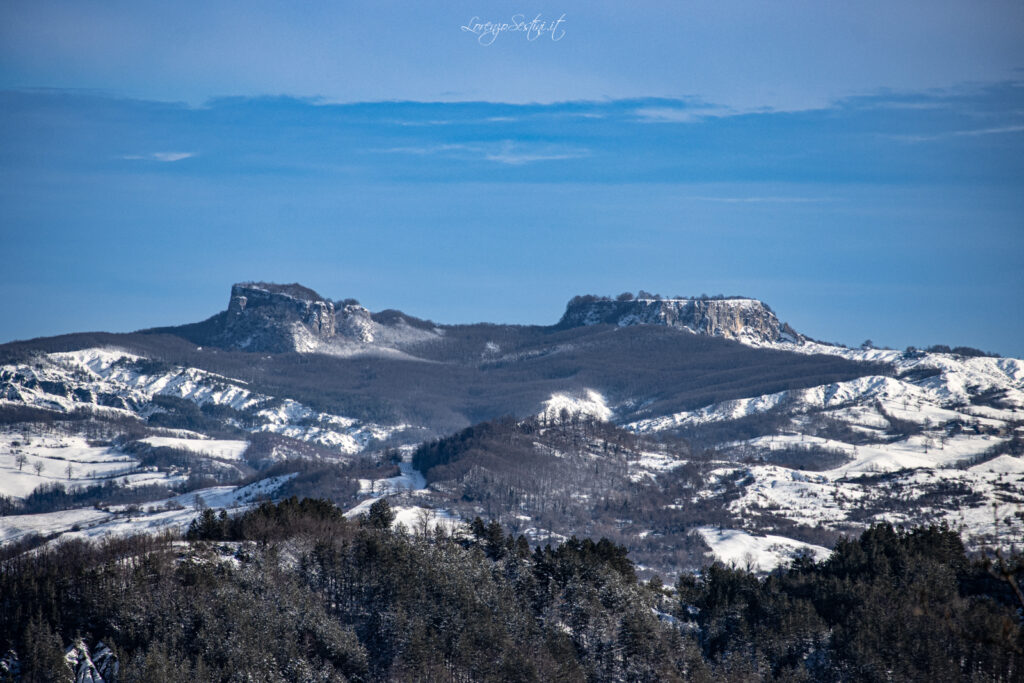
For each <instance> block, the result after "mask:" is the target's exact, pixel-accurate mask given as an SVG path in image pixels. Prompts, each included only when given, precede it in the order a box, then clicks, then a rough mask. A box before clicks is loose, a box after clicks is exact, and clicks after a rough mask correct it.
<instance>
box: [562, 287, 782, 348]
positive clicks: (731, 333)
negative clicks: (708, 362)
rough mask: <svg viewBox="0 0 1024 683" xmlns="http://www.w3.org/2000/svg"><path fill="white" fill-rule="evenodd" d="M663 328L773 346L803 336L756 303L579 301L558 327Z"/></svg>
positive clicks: (669, 300) (569, 307)
mask: <svg viewBox="0 0 1024 683" xmlns="http://www.w3.org/2000/svg"><path fill="white" fill-rule="evenodd" d="M602 324H608V325H618V326H619V327H627V326H629V325H664V326H666V327H673V328H676V329H683V330H689V331H690V332H693V333H695V334H706V335H711V336H716V337H726V338H729V339H741V338H742V339H750V340H758V341H764V342H774V341H779V340H782V339H785V340H789V341H795V340H798V339H800V335H798V334H797V333H796V332H794V331H793V329H792V328H790V327H789V326H788V325H783V324H781V323H779V319H778V318H776V317H775V314H774V313H773V312H772V311H771V309H769V308H768V307H767V306H765V305H764V304H763V303H761V302H760V301H757V300H756V299H630V300H628V301H612V300H608V299H599V298H596V297H576V298H575V299H573V300H572V301H570V302H569V305H568V306H567V307H566V310H565V315H563V316H562V320H561V321H560V322H559V325H560V326H562V327H580V326H584V325H602Z"/></svg>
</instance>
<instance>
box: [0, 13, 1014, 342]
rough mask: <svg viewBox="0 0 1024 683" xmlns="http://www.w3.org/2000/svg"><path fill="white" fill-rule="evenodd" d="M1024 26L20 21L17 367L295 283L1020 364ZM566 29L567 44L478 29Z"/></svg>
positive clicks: (495, 310) (727, 18)
mask: <svg viewBox="0 0 1024 683" xmlns="http://www.w3.org/2000/svg"><path fill="white" fill-rule="evenodd" d="M1021 8H1022V5H1021V4H1020V3H1016V2H1013V3H1010V2H988V1H986V2H980V3H963V2H958V3H947V2H915V3H905V2H904V3H901V2H889V3H872V2H864V3H838V2H837V3H829V2H772V3H765V2H755V1H753V0H750V1H747V2H715V3H710V2H678V3H671V4H670V3H648V4H646V5H644V6H643V8H640V9H636V8H631V7H629V6H628V5H627V4H626V3H624V2H618V3H613V2H589V3H579V2H565V3H555V2H547V1H545V2H540V3H533V4H531V5H530V6H529V7H527V6H526V5H525V4H519V3H505V2H475V3H468V2H464V3H459V2H456V3H444V4H443V5H442V4H441V3H433V2H417V3H408V2H404V3H398V2H377V3H361V2H356V3H340V2H334V3H311V4H309V5H308V6H307V5H305V4H304V5H303V7H302V11H301V12H300V11H295V10H294V9H292V6H291V5H290V4H286V3H278V2H253V3H244V4H242V3H238V4H230V3H194V4H193V3H179V4H174V5H171V4H166V3H165V4H159V5H158V4H149V3H139V2H133V3H117V2H112V3H90V2H68V3H53V2H31V3H29V2H21V1H20V0H15V1H13V2H8V3H6V4H4V5H3V7H2V8H0V177H2V180H3V182H2V183H0V251H2V252H3V253H4V254H5V256H6V258H5V259H4V262H5V267H4V268H3V269H2V270H0V297H2V300H3V301H4V304H3V309H4V314H3V316H2V318H0V339H2V340H7V339H14V338H26V337H32V336H38V335H47V334H58V333H62V332H70V331H81V330H86V329H89V330H95V329H107V330H115V331H118V330H130V329H137V328H142V327H147V326H153V325H162V324H173V323H179V322H189V321H194V320H198V319H201V318H204V317H206V316H208V315H210V314H212V313H214V312H216V311H217V310H220V309H221V308H223V307H224V306H225V305H226V302H227V294H228V286H229V285H230V284H231V283H232V282H235V281H239V280H247V279H264V280H276V281H288V282H292V281H299V282H302V283H303V284H306V285H308V286H311V287H313V288H315V289H317V290H318V291H320V292H321V293H322V294H324V295H326V296H330V297H335V298H344V297H355V298H358V299H359V300H360V301H362V302H363V303H364V304H366V305H367V306H369V307H370V308H371V309H374V310H379V309H382V308H401V309H403V310H406V311H407V312H409V313H412V314H414V315H419V316H422V317H428V318H432V319H434V320H437V321H439V322H471V321H481V320H485V321H503V322H504V321H507V322H524V323H549V322H554V321H555V320H557V318H558V317H559V315H560V314H561V311H562V308H563V307H564V304H565V301H566V300H567V299H568V298H570V297H571V296H572V295H574V294H578V293H584V292H594V293H604V294H616V293H618V292H620V291H623V290H634V291H635V290H637V289H640V288H642V289H646V290H649V291H656V292H661V293H663V294H666V295H672V294H683V295H696V294H700V293H708V294H716V293H720V292H721V293H726V294H731V293H739V294H745V295H749V296H754V297H758V298H761V299H763V300H765V301H767V302H769V303H770V304H771V305H772V306H773V308H774V309H775V310H776V311H777V312H778V313H779V315H780V317H781V318H783V319H784V320H787V321H789V322H790V323H791V324H793V325H794V327H796V328H797V329H799V330H801V331H804V332H806V333H808V334H810V335H812V336H814V337H818V338H822V339H826V340H831V341H840V342H845V343H849V344H857V343H859V342H860V341H862V340H863V339H864V338H866V337H870V338H872V339H873V340H874V341H875V342H876V343H881V344H889V345H892V346H895V347H903V346H906V345H909V344H915V345H927V344H932V343H947V344H951V345H957V344H968V345H972V346H979V347H982V348H985V349H991V350H993V351H998V352H1002V353H1005V354H1010V355H1017V356H1024V341H1022V340H1024V316H1022V315H1021V303H1020V302H1021V300H1022V296H1024V269H1022V267H1021V266H1020V261H1021V260H1022V259H1021V257H1022V256H1024V219H1022V216H1024V192H1022V189H1024V188H1022V184H1024V78H1022V76H1021V75H1022V73H1024V72H1022V71H1021V67H1022V66H1024V48H1022V47H1021V43H1022V41H1020V36H1021V35H1024V10H1022V9H1021ZM516 14H523V15H524V16H525V17H526V18H527V19H532V18H534V17H535V16H537V15H540V16H541V20H542V21H549V20H552V19H557V18H560V17H562V16H563V15H564V21H563V23H562V24H560V28H561V29H562V30H563V31H564V34H561V36H560V40H557V41H555V40H551V36H550V35H543V34H542V35H539V36H537V39H536V40H528V39H527V37H526V36H525V35H524V34H523V33H517V32H504V33H501V34H500V35H498V36H497V37H496V38H495V39H494V42H493V43H492V44H490V45H483V44H481V43H480V41H479V36H478V35H474V34H473V33H472V32H471V31H466V30H462V26H472V24H473V23H474V22H473V21H472V20H473V18H474V17H477V20H476V23H483V22H486V21H494V22H505V23H508V22H510V21H511V19H512V17H513V15H516Z"/></svg>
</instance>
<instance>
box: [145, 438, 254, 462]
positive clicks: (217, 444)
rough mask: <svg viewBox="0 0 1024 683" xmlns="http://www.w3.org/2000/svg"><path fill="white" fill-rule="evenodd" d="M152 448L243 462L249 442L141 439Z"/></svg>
mask: <svg viewBox="0 0 1024 683" xmlns="http://www.w3.org/2000/svg"><path fill="white" fill-rule="evenodd" d="M140 441H142V442H143V443H148V444H149V445H150V446H155V447H165V448H178V449H181V450H185V451H191V452H193V453H199V454H201V455H206V456H209V457H211V458H217V459H219V460H241V459H242V454H243V453H245V449H246V448H248V447H249V443H248V442H247V441H231V440H228V439H183V438H181V437H173V436H150V437H146V438H145V439H140Z"/></svg>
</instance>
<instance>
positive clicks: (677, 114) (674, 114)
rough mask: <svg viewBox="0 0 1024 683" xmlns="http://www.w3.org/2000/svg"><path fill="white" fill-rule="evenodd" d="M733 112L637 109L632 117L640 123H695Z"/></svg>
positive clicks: (715, 109) (688, 109) (711, 108)
mask: <svg viewBox="0 0 1024 683" xmlns="http://www.w3.org/2000/svg"><path fill="white" fill-rule="evenodd" d="M734 113H735V112H733V111H731V110H729V109H726V108H723V107H639V108H637V109H634V110H633V116H635V117H636V119H637V120H638V121H640V122H641V123H695V122H698V121H703V120H704V119H706V118H711V117H718V116H728V115H730V114H734Z"/></svg>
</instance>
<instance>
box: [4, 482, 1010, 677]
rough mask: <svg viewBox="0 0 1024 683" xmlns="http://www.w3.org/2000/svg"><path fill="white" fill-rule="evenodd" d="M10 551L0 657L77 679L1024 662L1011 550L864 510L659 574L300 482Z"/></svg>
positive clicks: (23, 672)
mask: <svg viewBox="0 0 1024 683" xmlns="http://www.w3.org/2000/svg"><path fill="white" fill-rule="evenodd" d="M378 508H379V509H378V510H377V511H376V513H375V514H376V516H377V517H378V518H379V519H389V511H388V510H387V509H386V508H387V503H386V502H383V503H381V504H380V505H379V506H378ZM4 555H6V557H5V558H0V648H3V650H2V651H3V652H7V655H6V656H4V659H3V664H0V666H3V667H7V670H8V671H14V670H20V680H22V681H26V682H27V681H59V680H70V677H71V672H70V670H69V669H68V668H67V667H66V665H65V664H64V659H63V657H64V651H65V648H68V647H69V646H72V645H76V644H77V645H78V646H79V648H80V650H82V649H88V650H91V652H92V653H93V655H94V657H98V655H97V653H99V652H102V653H103V656H104V657H105V659H104V662H103V667H104V671H106V672H107V674H108V678H107V680H108V681H109V680H112V679H114V678H116V680H117V681H121V682H127V681H148V680H161V681H193V680H210V681H234V680H267V679H274V680H289V681H343V680H352V681H384V680H519V681H530V680H537V681H549V680H565V681H587V680H590V681H650V680H667V681H672V680H775V679H785V680H815V681H819V680H823V681H885V680H929V681H934V680H1007V681H1008V680H1019V674H1020V671H1021V670H1022V668H1021V667H1024V630H1022V625H1021V616H1020V609H1021V608H1022V606H1024V605H1022V603H1021V600H1022V598H1021V597H1020V586H1021V581H1022V578H1024V558H1022V557H1021V556H1020V555H1018V556H1016V557H1013V558H1006V559H1005V560H1004V559H1003V558H997V559H994V560H992V559H980V560H979V559H972V558H969V557H967V556H966V555H965V553H964V549H963V546H962V544H961V542H960V539H959V537H958V536H957V534H956V533H954V532H953V531H950V530H949V529H947V528H944V527H927V528H917V529H913V530H909V531H905V530H896V529H893V528H892V527H891V526H888V525H879V526H875V527H872V528H871V529H869V530H868V531H866V532H864V534H863V535H861V536H860V537H859V538H852V539H845V540H843V541H841V542H839V543H838V544H837V545H836V547H835V550H834V551H833V553H832V555H831V557H830V558H828V559H827V560H825V561H823V562H817V563H816V562H814V561H812V560H810V559H808V558H801V559H799V560H797V561H795V562H794V563H793V565H792V566H791V567H789V568H785V569H780V570H778V571H776V572H775V573H773V574H771V575H769V576H767V577H758V576H755V575H752V574H750V573H748V572H746V571H744V570H743V569H738V568H734V567H727V566H724V565H721V564H714V565H712V566H710V567H707V568H706V569H705V570H704V571H703V572H701V573H699V574H683V575H682V576H681V578H680V579H679V581H678V582H677V584H676V585H675V587H674V589H667V588H666V587H664V586H662V585H661V582H660V581H659V580H657V579H653V580H651V581H650V582H646V583H645V582H640V581H638V580H637V578H636V574H635V572H634V568H633V564H632V562H630V560H629V559H628V558H627V556H626V552H625V549H624V548H622V547H621V546H617V545H615V544H614V543H610V542H608V541H606V540H601V541H599V542H594V541H591V540H589V539H582V540H581V539H577V538H572V539H570V540H568V541H566V542H565V543H562V544H560V545H558V546H556V547H551V546H546V547H544V548H541V547H535V548H534V547H531V546H530V545H529V544H528V543H526V542H525V539H523V538H522V537H519V538H513V537H512V536H511V535H508V534H506V533H505V532H504V530H503V529H502V527H501V526H500V525H498V524H496V523H493V522H492V523H490V524H487V523H484V522H483V521H482V520H479V519H477V520H474V522H473V524H472V525H470V526H469V527H468V528H465V529H464V530H462V531H460V532H459V533H456V534H450V533H448V532H445V531H443V530H442V531H433V530H430V529H429V528H427V527H424V528H423V529H420V530H414V531H412V532H409V531H405V530H402V529H395V530H392V529H388V528H387V525H386V524H384V523H377V522H376V521H374V520H371V519H369V518H364V519H363V520H360V521H351V520H347V519H345V518H344V517H343V516H342V515H341V511H340V510H339V509H338V508H337V507H335V506H334V505H332V504H330V503H328V502H326V501H320V500H311V499H304V500H301V501H300V500H298V499H295V498H292V499H289V500H285V501H283V502H281V503H279V504H271V503H265V504H263V505H261V506H260V507H258V508H255V509H253V510H251V511H249V512H247V513H245V514H243V515H241V516H238V517H235V518H229V517H227V516H226V515H222V514H220V513H217V512H214V511H212V510H211V511H208V512H207V513H204V515H203V516H202V517H201V518H200V519H199V520H198V521H197V522H196V523H195V524H194V525H193V526H192V528H191V529H190V530H189V533H188V534H187V542H186V543H185V544H182V543H181V542H180V541H178V540H177V539H176V537H173V536H163V537H151V536H137V537H133V538H125V539H109V540H106V541H104V542H101V543H96V544H90V543H85V542H81V541H68V542H64V543H62V544H60V545H57V546H52V547H48V548H46V549H42V550H39V551H37V552H33V553H21V554H15V553H14V551H13V550H12V549H8V551H7V552H5V553H4ZM101 643H102V645H101ZM111 656H113V657H116V658H117V659H118V661H119V664H120V671H119V675H117V676H116V677H112V676H110V673H111V671H112V667H111V666H110V663H111V661H112V660H111ZM99 666H100V664H99V662H97V667H99ZM0 671H3V669H0ZM8 678H10V676H8ZM2 679H3V674H2V673H0V680H2Z"/></svg>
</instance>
